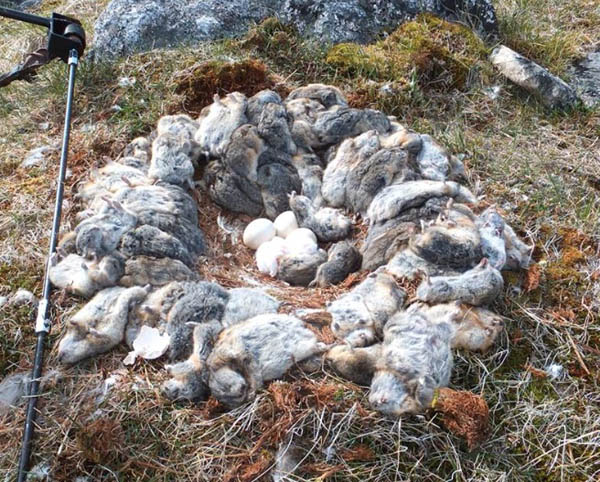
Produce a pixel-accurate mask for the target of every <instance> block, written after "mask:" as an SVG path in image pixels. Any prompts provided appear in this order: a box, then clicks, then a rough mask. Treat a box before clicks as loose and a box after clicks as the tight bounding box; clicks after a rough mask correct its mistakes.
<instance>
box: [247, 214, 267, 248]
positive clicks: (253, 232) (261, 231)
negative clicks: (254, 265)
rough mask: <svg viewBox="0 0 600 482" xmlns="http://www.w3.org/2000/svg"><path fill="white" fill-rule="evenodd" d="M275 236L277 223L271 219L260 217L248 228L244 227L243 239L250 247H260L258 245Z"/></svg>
mask: <svg viewBox="0 0 600 482" xmlns="http://www.w3.org/2000/svg"><path fill="white" fill-rule="evenodd" d="M274 237H275V225H274V224H273V221H271V220H270V219H265V218H259V219H255V220H254V221H252V222H251V223H250V224H248V226H246V229H244V235H243V240H244V244H245V245H246V246H248V247H249V248H250V249H258V247H259V246H260V245H261V244H263V243H266V242H267V241H271V240H272V239H273V238H274Z"/></svg>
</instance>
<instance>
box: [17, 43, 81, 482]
mask: <svg viewBox="0 0 600 482" xmlns="http://www.w3.org/2000/svg"><path fill="white" fill-rule="evenodd" d="M78 63H79V56H78V53H77V50H74V49H73V50H71V52H70V54H69V62H68V66H69V88H68V91H67V109H66V113H65V127H64V131H63V139H62V150H61V155H60V167H59V174H58V185H57V188H56V203H55V205H54V220H53V222H52V234H51V236H50V249H49V252H48V258H47V260H46V272H45V276H44V288H43V292H42V299H41V300H40V304H39V306H38V313H37V319H36V324H35V332H36V335H37V343H36V347H35V358H34V365H33V371H32V375H31V382H30V384H29V390H28V394H27V395H28V398H29V400H28V404H27V415H26V419H25V430H24V432H23V443H22V445H21V457H20V459H19V472H18V477H17V481H18V482H23V481H25V479H26V477H27V467H28V465H29V457H30V455H31V444H32V437H33V432H34V429H35V417H36V415H37V411H36V404H37V396H38V390H39V387H40V378H41V375H42V365H43V362H44V342H45V340H46V336H47V335H48V333H49V332H50V318H49V314H50V291H51V285H50V278H49V276H48V269H49V267H50V258H51V257H52V254H53V253H54V251H56V245H57V243H58V234H59V229H60V218H61V212H62V202H63V196H64V190H65V174H66V172H67V154H68V152H69V137H70V134H71V113H72V108H73V92H74V89H75V74H76V72H77V64H78Z"/></svg>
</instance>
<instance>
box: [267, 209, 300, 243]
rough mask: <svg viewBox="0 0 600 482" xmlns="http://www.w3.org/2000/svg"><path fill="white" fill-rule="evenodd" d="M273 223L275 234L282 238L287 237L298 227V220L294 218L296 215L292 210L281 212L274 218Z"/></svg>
mask: <svg viewBox="0 0 600 482" xmlns="http://www.w3.org/2000/svg"><path fill="white" fill-rule="evenodd" d="M273 224H275V230H276V231H277V236H281V237H282V238H287V236H288V234H290V233H291V232H292V231H294V230H295V229H298V221H297V220H296V215H295V214H294V212H293V211H285V212H283V213H281V214H280V215H279V216H277V217H276V218H275V221H273Z"/></svg>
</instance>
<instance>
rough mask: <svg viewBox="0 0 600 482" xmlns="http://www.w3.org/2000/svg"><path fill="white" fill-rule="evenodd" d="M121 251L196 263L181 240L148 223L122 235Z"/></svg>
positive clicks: (190, 263) (186, 263)
mask: <svg viewBox="0 0 600 482" xmlns="http://www.w3.org/2000/svg"><path fill="white" fill-rule="evenodd" d="M119 251H120V252H121V253H122V254H124V255H125V256H127V257H133V256H138V255H145V256H153V257H155V258H172V259H177V260H179V261H181V262H182V263H184V264H185V265H187V266H192V265H193V264H194V261H193V258H192V255H191V254H190V252H189V251H188V249H187V248H186V247H185V245H184V244H183V243H182V242H181V241H179V240H178V239H177V238H176V237H174V236H172V235H171V234H169V233H165V232H164V231H161V230H160V229H158V228H157V227H154V226H149V225H147V224H144V225H142V226H138V227H137V228H135V229H132V230H131V231H128V232H126V233H125V234H124V235H123V236H122V237H121V242H120V245H119Z"/></svg>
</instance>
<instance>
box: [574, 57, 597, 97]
mask: <svg viewBox="0 0 600 482" xmlns="http://www.w3.org/2000/svg"><path fill="white" fill-rule="evenodd" d="M569 73H570V75H571V85H573V87H574V88H575V90H576V91H577V93H578V94H579V97H580V98H581V100H582V101H583V102H584V103H585V105H587V106H588V107H594V106H598V105H600V50H599V51H597V52H590V53H589V54H587V55H586V56H585V57H584V58H583V59H581V60H579V61H578V62H577V63H575V65H574V66H573V67H572V68H571V69H570V72H569Z"/></svg>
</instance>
